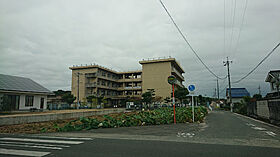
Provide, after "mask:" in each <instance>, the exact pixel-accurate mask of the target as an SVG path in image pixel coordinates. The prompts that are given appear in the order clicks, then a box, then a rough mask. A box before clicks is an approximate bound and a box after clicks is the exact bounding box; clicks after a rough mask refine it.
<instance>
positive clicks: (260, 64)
mask: <svg viewBox="0 0 280 157" xmlns="http://www.w3.org/2000/svg"><path fill="white" fill-rule="evenodd" d="M279 45H280V43H278V44H277V45H276V46H275V47H274V48H273V49H272V50H271V51H270V52H269V53H268V54H267V55H266V56H265V57H264V58H263V59H262V60H261V61H260V62H259V64H257V65H256V66H255V67H254V68H253V69H252V70H251V71H250V72H249V73H248V74H246V75H245V76H243V77H242V78H241V79H239V80H237V81H234V82H232V83H239V82H241V81H242V80H244V79H245V78H246V77H248V76H249V75H250V74H252V73H253V72H254V71H255V70H256V69H257V68H258V67H259V66H260V65H261V64H262V63H263V62H264V61H265V60H266V59H267V58H268V57H269V56H270V55H271V54H272V53H273V52H274V51H275V50H276V49H277V48H278V47H279Z"/></svg>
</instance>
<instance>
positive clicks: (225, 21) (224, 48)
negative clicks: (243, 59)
mask: <svg viewBox="0 0 280 157" xmlns="http://www.w3.org/2000/svg"><path fill="white" fill-rule="evenodd" d="M223 54H224V57H226V56H225V54H226V0H224V53H223Z"/></svg>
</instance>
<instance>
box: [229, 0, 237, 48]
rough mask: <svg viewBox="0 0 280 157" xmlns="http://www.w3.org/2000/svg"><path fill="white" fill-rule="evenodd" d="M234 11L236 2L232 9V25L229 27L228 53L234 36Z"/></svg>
mask: <svg viewBox="0 0 280 157" xmlns="http://www.w3.org/2000/svg"><path fill="white" fill-rule="evenodd" d="M235 10H236V0H234V8H233V13H232V14H233V17H232V25H231V36H230V43H229V51H231V46H232V40H233V34H234V23H235Z"/></svg>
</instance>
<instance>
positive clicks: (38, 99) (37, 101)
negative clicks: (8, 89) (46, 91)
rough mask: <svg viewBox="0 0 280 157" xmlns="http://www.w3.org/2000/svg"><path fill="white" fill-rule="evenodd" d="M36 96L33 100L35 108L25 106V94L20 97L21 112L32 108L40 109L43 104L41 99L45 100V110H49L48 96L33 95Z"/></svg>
mask: <svg viewBox="0 0 280 157" xmlns="http://www.w3.org/2000/svg"><path fill="white" fill-rule="evenodd" d="M28 95H30V96H34V99H33V106H25V96H26V95H25V94H22V95H20V104H19V110H29V109H30V108H37V109H40V104H41V98H44V108H43V109H46V108H47V96H46V95H31V94H28Z"/></svg>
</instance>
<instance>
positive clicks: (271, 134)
mask: <svg viewBox="0 0 280 157" xmlns="http://www.w3.org/2000/svg"><path fill="white" fill-rule="evenodd" d="M265 133H267V134H268V135H270V136H273V137H274V136H276V134H275V133H274V132H272V131H266V132H265Z"/></svg>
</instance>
